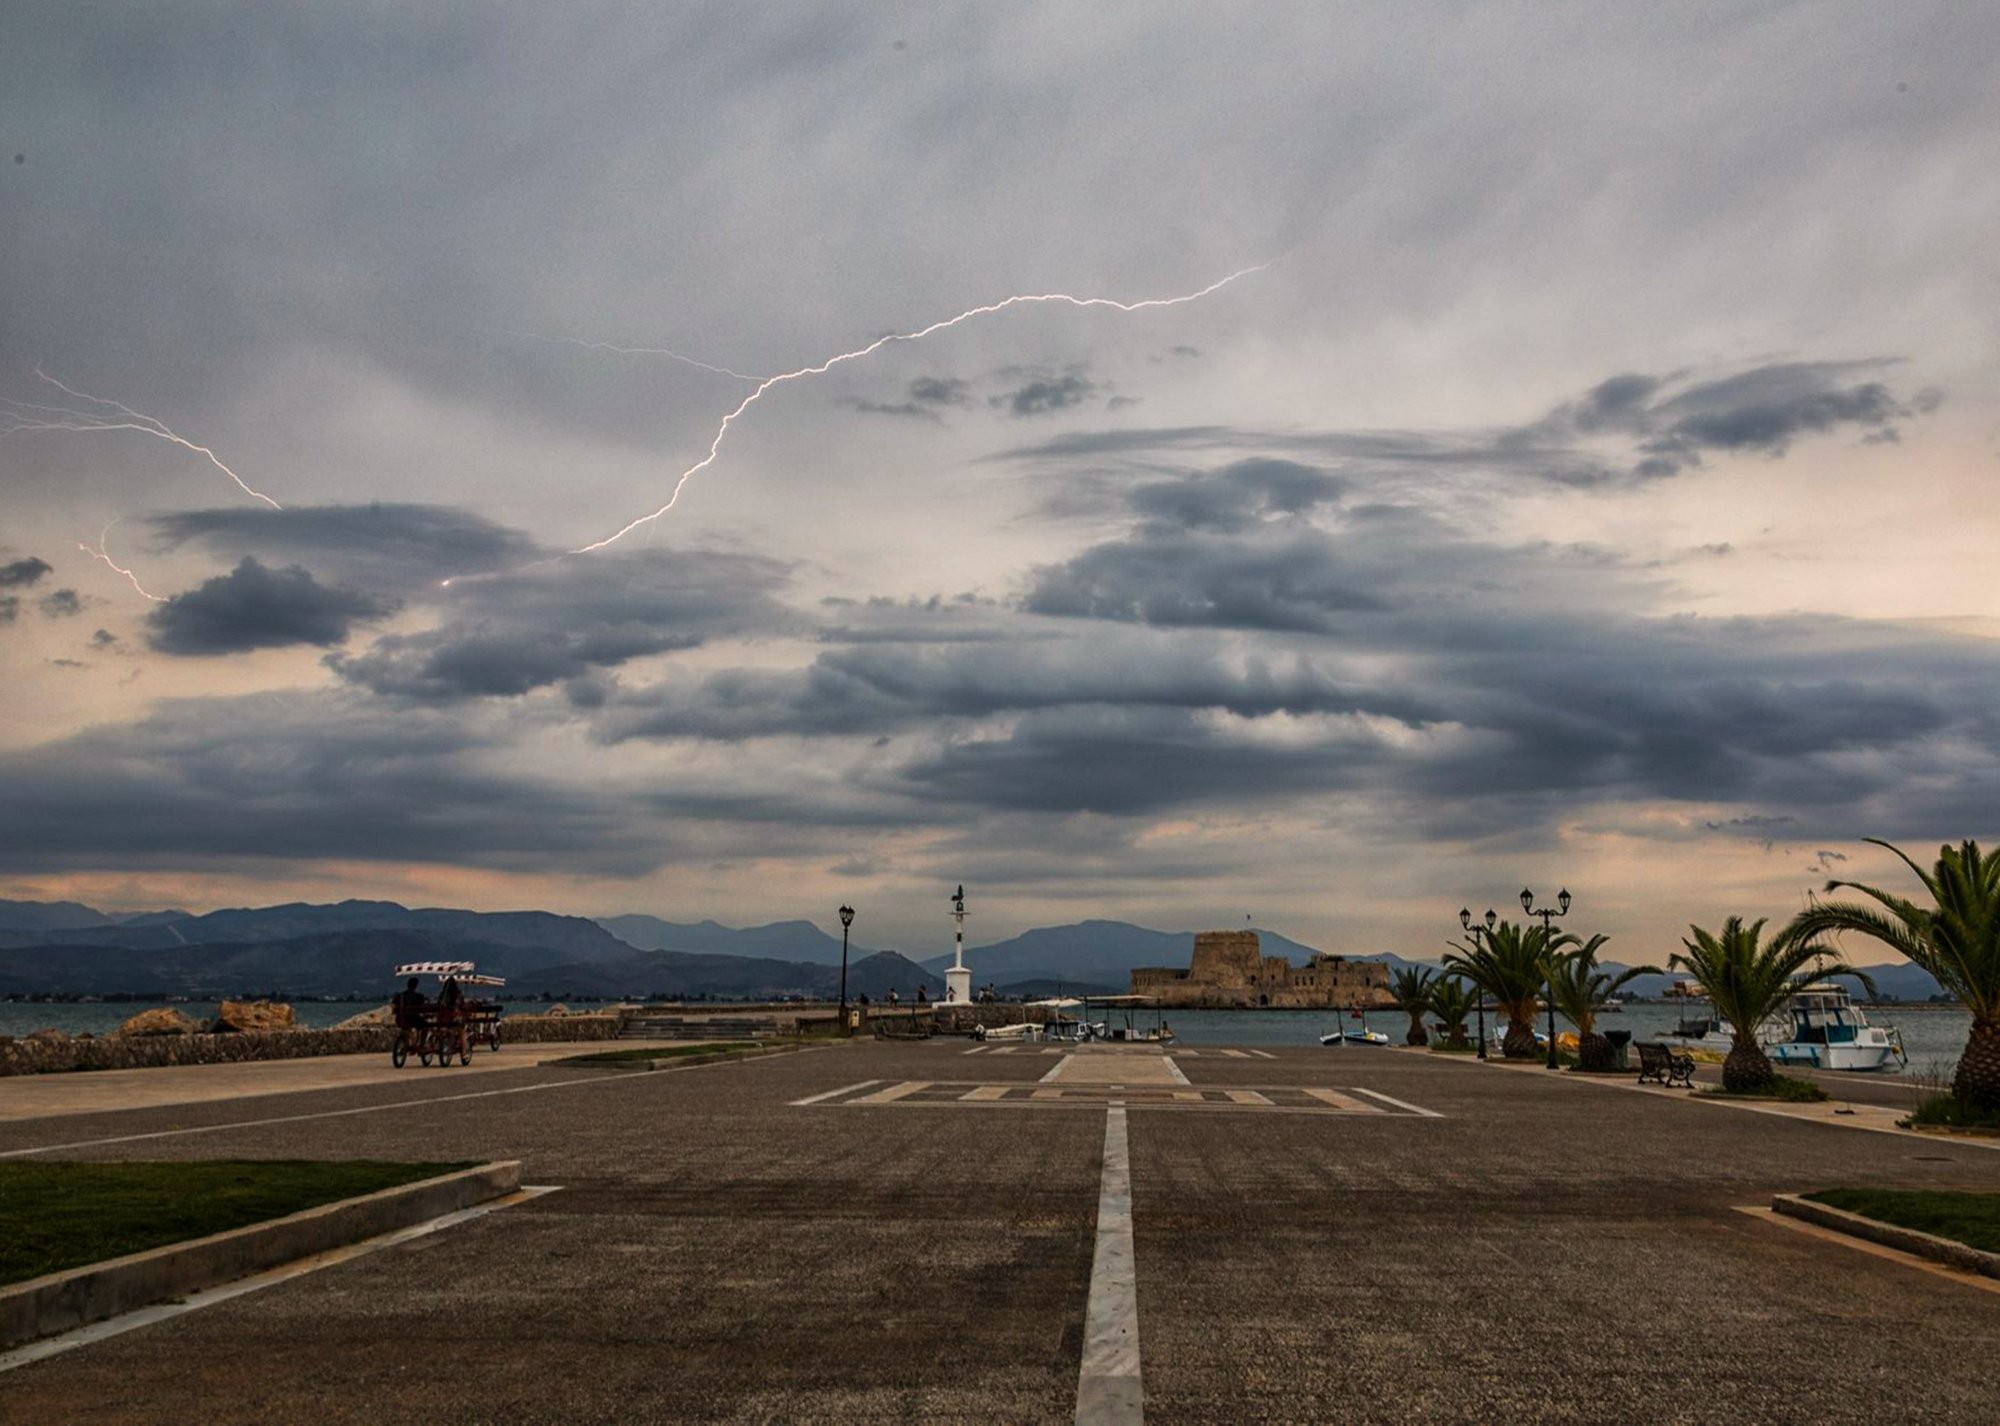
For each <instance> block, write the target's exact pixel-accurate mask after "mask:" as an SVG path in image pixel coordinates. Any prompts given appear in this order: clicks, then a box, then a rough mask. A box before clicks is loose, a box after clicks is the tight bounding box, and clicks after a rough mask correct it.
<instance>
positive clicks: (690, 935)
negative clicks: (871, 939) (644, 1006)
mask: <svg viewBox="0 0 2000 1426" xmlns="http://www.w3.org/2000/svg"><path fill="white" fill-rule="evenodd" d="M597 924H598V925H600V926H602V927H603V928H604V929H605V930H607V931H609V932H610V933H611V934H612V935H614V936H616V937H617V938H618V939H619V940H621V941H623V942H625V944H626V945H628V946H637V947H638V948H639V949H640V950H642V951H690V952H698V953H701V954H705V955H717V956H757V957H762V958H765V959H770V960H781V961H808V962H810V963H812V964H814V965H834V966H837V965H839V964H840V937H838V936H833V935H829V934H828V933H826V932H825V931H822V930H820V928H819V927H817V926H815V925H814V924H813V923H812V922H810V921H774V922H772V923H771V924H770V925H768V926H744V927H741V928H737V927H734V926H724V925H721V924H719V923H718V922H715V921H697V922H694V923H692V924H686V925H684V924H682V923H680V922H675V921H662V920H661V919H660V918H659V917H657V916H600V917H598V918H597ZM867 954H869V952H867V951H865V950H863V949H862V948H861V947H860V945H859V944H856V945H853V946H850V947H849V949H848V955H849V958H850V959H852V958H853V957H854V956H857V955H867Z"/></svg>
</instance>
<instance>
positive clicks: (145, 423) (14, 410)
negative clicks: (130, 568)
mask: <svg viewBox="0 0 2000 1426" xmlns="http://www.w3.org/2000/svg"><path fill="white" fill-rule="evenodd" d="M35 375H36V376H38V377H40V378H41V379H42V380H43V381H46V382H47V383H48V384H49V385H51V386H53V387H55V388H56V390H58V391H60V392H62V393H63V394H64V395H66V396H72V397H74V398H76V400H78V401H87V402H90V403H91V405H92V406H93V407H95V408H96V409H94V410H93V409H88V408H84V407H74V406H51V405H45V404H43V403H40V402H35V401H15V400H13V399H11V398H8V397H0V436H12V435H16V434H19V433H21V432H24V431H139V432H142V433H143V434H145V435H148V436H156V437H158V438H159V439H160V440H163V441H171V442H172V443H173V444H175V445H177V446H179V447H181V448H182V449H183V450H188V451H193V452H194V453H195V454H196V455H200V456H206V457H207V458H208V461H209V463H210V464H211V465H213V466H214V467H215V468H216V469H217V470H219V471H221V472H222V473H223V474H224V475H226V476H228V477H229V478H230V479H231V480H233V481H235V482H236V487H237V489H239V490H241V491H242V492H243V493H244V494H245V495H248V496H249V497H250V498H251V499H253V500H261V501H263V502H264V503H265V504H266V505H268V506H270V507H271V508H272V509H273V510H282V509H283V508H284V507H283V506H282V505H280V504H278V502H277V501H275V500H273V499H272V498H271V497H270V496H268V495H266V494H265V493H264V492H263V491H261V490H256V489H253V488H252V487H251V485H250V483H249V482H248V481H246V480H245V479H244V478H243V477H242V476H240V475H238V474H237V473H236V472H235V471H233V470H231V469H230V468H229V467H228V465H226V464H225V463H224V462H223V459H222V457H221V456H218V455H217V454H216V453H215V452H214V451H212V450H210V449H209V448H208V447H207V446H204V445H199V444H197V443H196V442H194V441H190V440H188V439H187V438H186V437H185V436H182V435H180V434H179V433H178V432H176V431H174V430H173V429H171V428H170V427H169V426H168V425H167V423H166V422H165V421H162V420H160V419H159V418H158V417H156V416H148V415H146V414H144V413H143V412H139V411H134V410H133V409H132V408H131V407H130V406H127V405H125V404H124V403H123V402H119V401H113V400H111V399H110V398H109V397H104V396H92V395H91V394H90V393H89V392H87V391H78V390H77V389H76V388H75V387H72V386H65V385H63V383H62V382H60V381H57V380H56V379H55V378H54V377H53V376H50V375H49V374H48V373H47V372H45V371H43V370H42V369H41V368H40V367H36V368H35ZM86 548H87V547H86ZM92 553H93V554H94V553H97V552H96V551H92ZM107 562H108V561H107ZM112 567H113V568H114V569H116V568H117V566H115V565H113V566H112ZM121 573H123V571H121ZM128 577H129V576H128ZM149 597H150V596H149Z"/></svg>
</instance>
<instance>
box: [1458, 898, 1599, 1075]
mask: <svg viewBox="0 0 2000 1426" xmlns="http://www.w3.org/2000/svg"><path fill="white" fill-rule="evenodd" d="M1575 940H1576V937H1574V936H1572V935H1570V934H1569V933H1568V932H1566V931H1564V932H1558V933H1557V934H1555V935H1554V936H1550V935H1549V934H1548V932H1547V930H1546V928H1544V927H1541V926H1517V925H1515V924H1514V923H1513V922H1512V921H1502V922H1501V923H1500V924H1499V925H1497V926H1495V927H1494V928H1493V929H1492V930H1490V931H1487V932H1485V933H1484V934H1482V935H1480V936H1478V937H1475V938H1474V939H1473V940H1470V941H1461V942H1460V943H1459V944H1460V945H1461V946H1462V947H1464V949H1463V950H1458V951H1453V952H1452V953H1451V954H1449V955H1447V956H1446V957H1445V958H1444V963H1445V967H1446V970H1447V971H1448V972H1450V973H1455V974H1457V975H1460V976H1463V977H1464V978H1465V979H1466V980H1469V981H1471V982H1472V984H1473V985H1474V986H1476V987H1478V988H1479V989H1480V990H1483V991H1485V992H1486V994H1488V995H1490V996H1492V997H1493V999H1494V1000H1495V1001H1497V1002H1498V1003H1499V1007H1500V1009H1501V1010H1502V1011H1504V1012H1505V1013H1506V1016H1507V1034H1506V1037H1505V1038H1504V1039H1502V1040H1501V1042H1500V1053H1501V1054H1503V1055H1505V1056H1506V1057H1507V1058H1508V1059H1510V1060H1531V1059H1533V1058H1534V1057H1535V1012H1536V1011H1537V1010H1539V1009H1540V1008H1541V1004H1542V983H1543V981H1545V980H1546V979H1547V977H1548V953H1549V952H1550V951H1552V950H1554V951H1560V950H1561V949H1562V948H1563V947H1564V946H1567V945H1570V944H1572V943H1573V942H1574V941H1575Z"/></svg>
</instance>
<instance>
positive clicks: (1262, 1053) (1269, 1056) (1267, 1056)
mask: <svg viewBox="0 0 2000 1426" xmlns="http://www.w3.org/2000/svg"><path fill="white" fill-rule="evenodd" d="M1250 1053H1251V1054H1253V1055H1258V1056H1261V1057H1262V1058H1264V1059H1267V1060H1275V1059H1276V1058H1277V1056H1276V1055H1274V1054H1272V1053H1271V1052H1270V1051H1269V1050H1252V1051H1251V1052H1250Z"/></svg>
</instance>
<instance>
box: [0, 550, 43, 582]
mask: <svg viewBox="0 0 2000 1426" xmlns="http://www.w3.org/2000/svg"><path fill="white" fill-rule="evenodd" d="M54 568H55V566H54V565H52V564H50V563H49V562H48V561H47V560H45V559H37V558H36V557H35V556H33V555H30V556H28V558H26V559H22V560H15V561H14V562H13V563H12V564H0V589H26V588H27V587H28V586H29V585H32V584H33V583H34V582H35V581H36V580H38V579H40V578H41V577H42V576H43V575H45V574H47V573H48V572H49V571H50V570H52V569H54Z"/></svg>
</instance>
